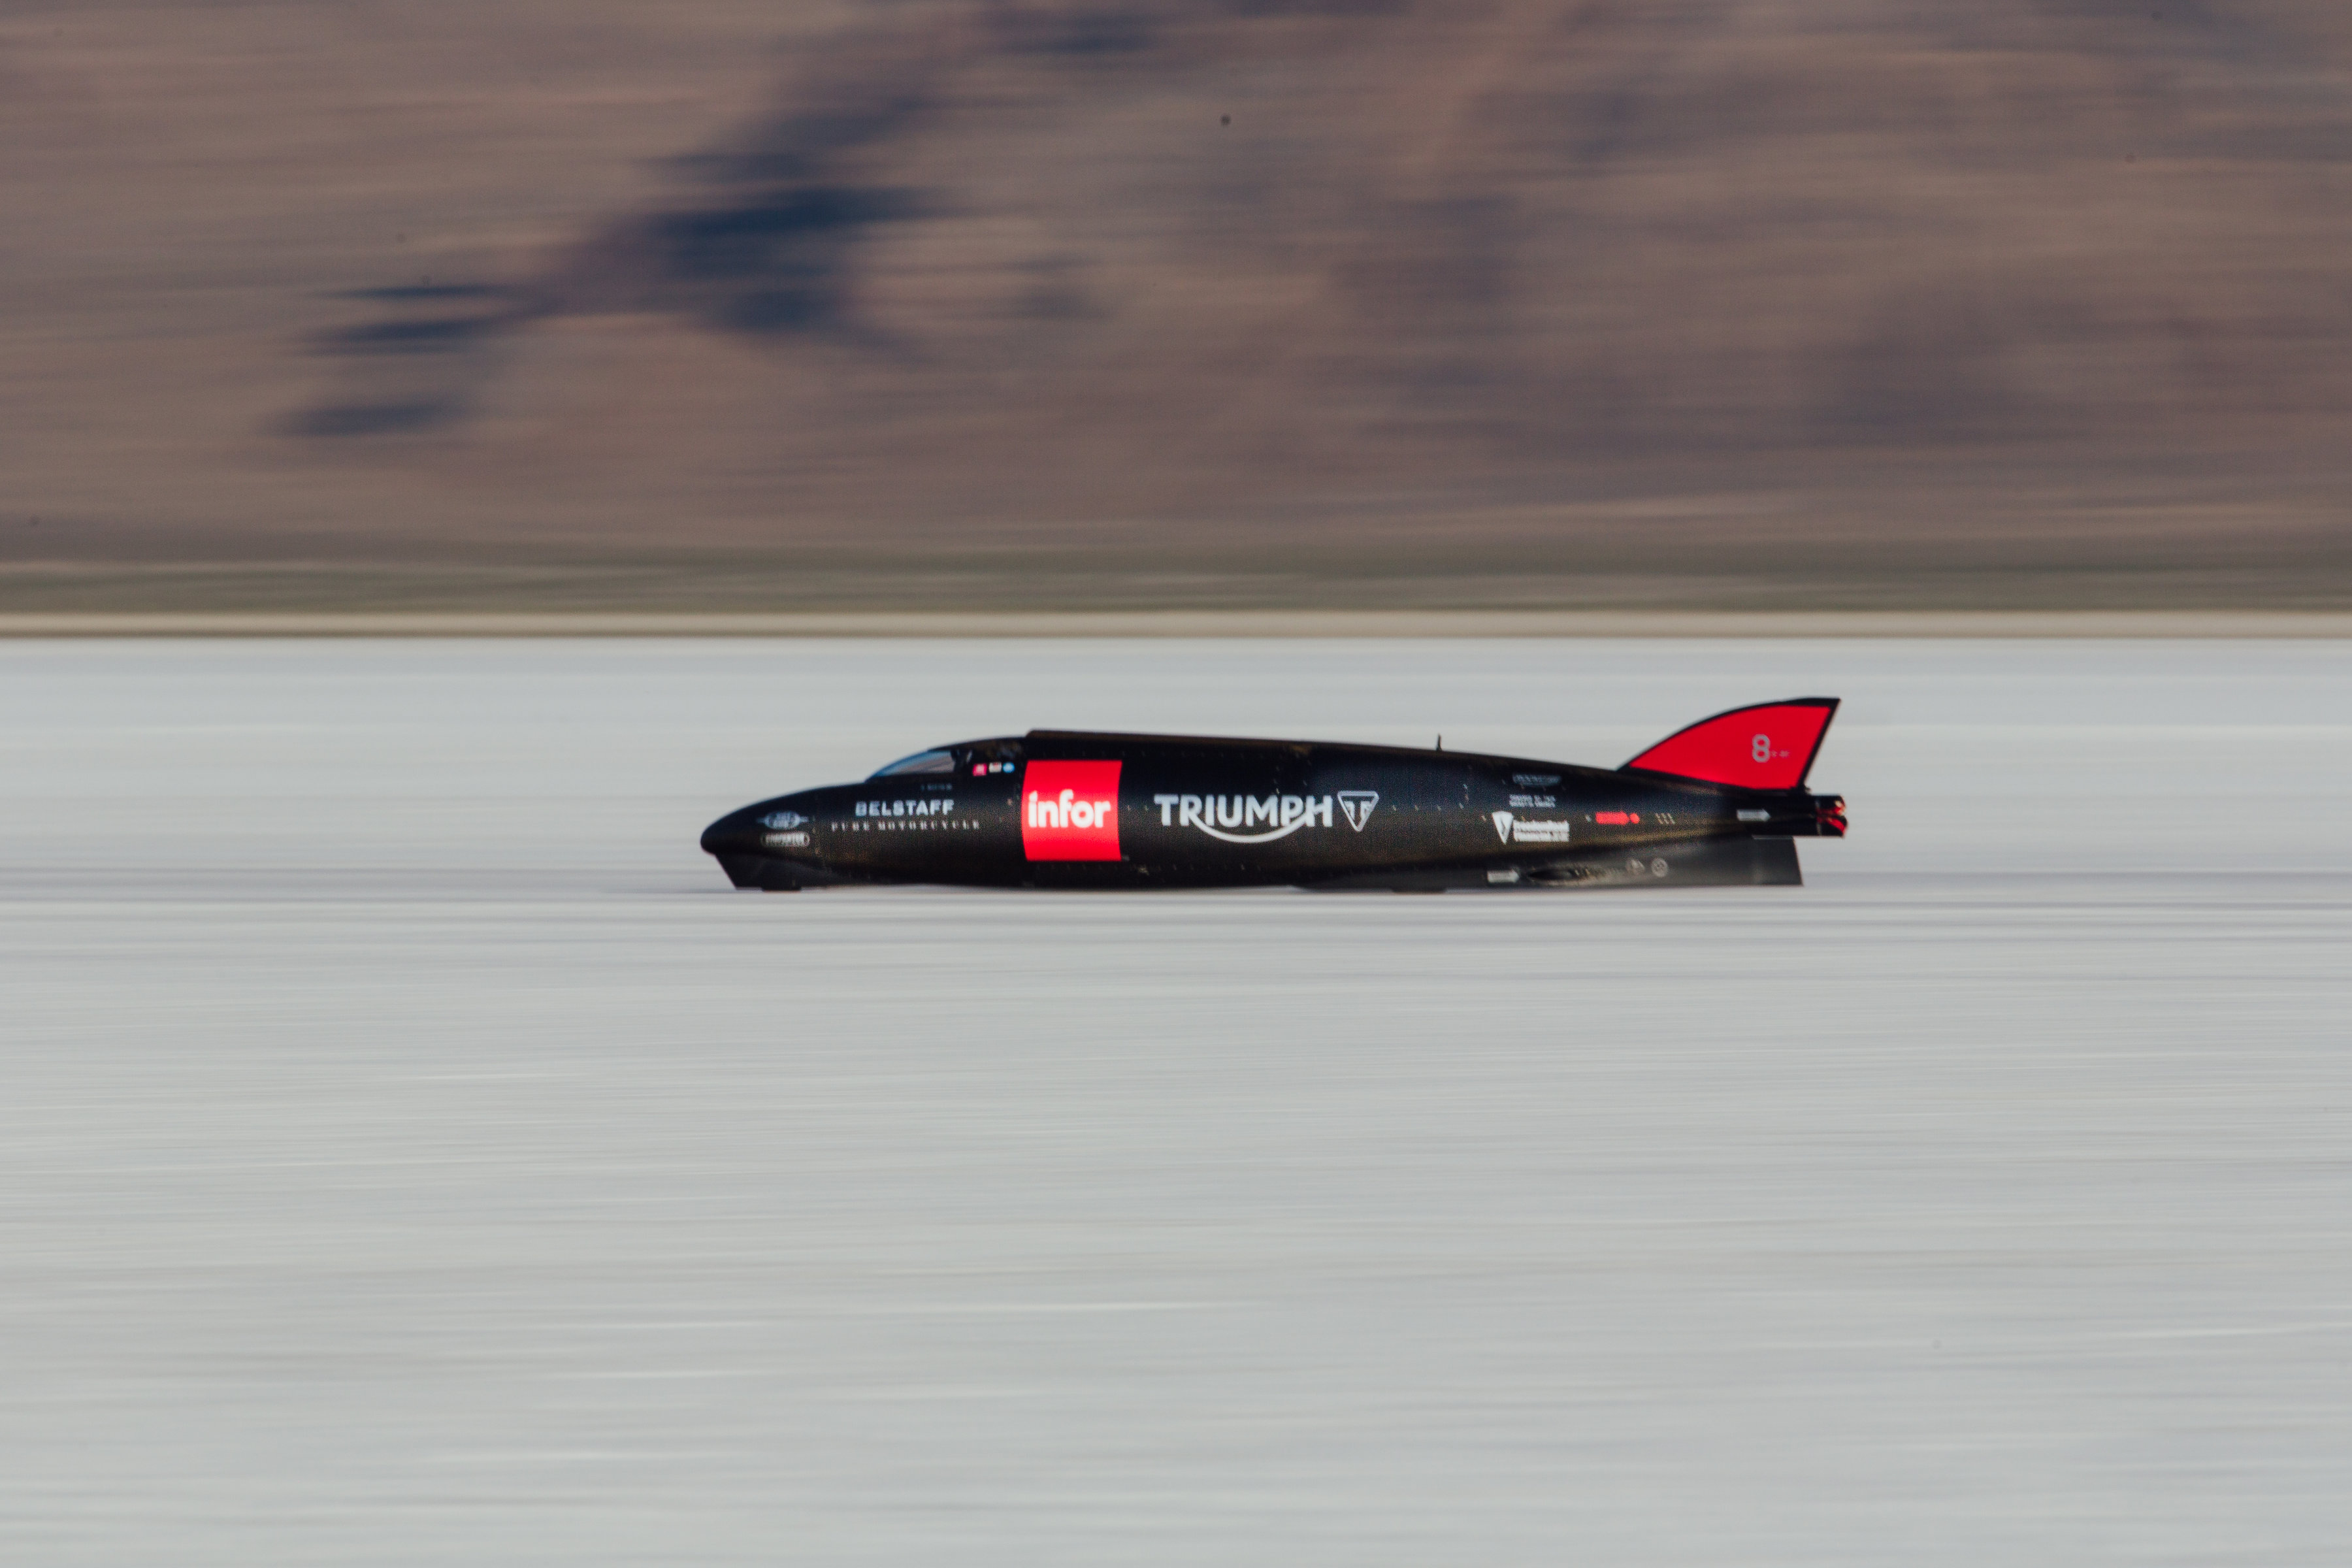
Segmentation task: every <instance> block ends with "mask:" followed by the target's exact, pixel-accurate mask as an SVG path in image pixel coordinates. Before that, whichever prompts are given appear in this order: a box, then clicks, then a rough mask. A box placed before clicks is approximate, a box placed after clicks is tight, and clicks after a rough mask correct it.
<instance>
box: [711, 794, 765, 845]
mask: <svg viewBox="0 0 2352 1568" xmlns="http://www.w3.org/2000/svg"><path fill="white" fill-rule="evenodd" d="M759 811H760V808H759V807H758V806H756V805H747V806H745V807H744V808H743V809H742V810H740V811H730V812H729V813H728V814H727V815H726V816H722V817H720V818H719V820H718V821H716V822H714V823H712V824H711V825H710V826H708V827H706V828H704V829H703V830H702V852H703V853H704V854H705V855H757V854H758V853H759V852H760V818H759Z"/></svg>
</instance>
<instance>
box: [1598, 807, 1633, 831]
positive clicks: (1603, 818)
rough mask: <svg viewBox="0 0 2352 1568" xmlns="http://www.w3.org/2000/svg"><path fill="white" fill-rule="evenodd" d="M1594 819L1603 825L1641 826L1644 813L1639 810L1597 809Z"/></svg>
mask: <svg viewBox="0 0 2352 1568" xmlns="http://www.w3.org/2000/svg"><path fill="white" fill-rule="evenodd" d="M1592 820H1593V821H1595V822H1597V823H1599V824H1601V826H1603V827H1628V826H1631V827H1639V826H1642V814H1641V813H1640V812H1638V811H1596V812H1594V813H1593V814H1592Z"/></svg>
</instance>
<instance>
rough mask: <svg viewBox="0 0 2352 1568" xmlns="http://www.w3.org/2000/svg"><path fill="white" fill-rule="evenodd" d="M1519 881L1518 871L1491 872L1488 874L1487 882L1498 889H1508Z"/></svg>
mask: <svg viewBox="0 0 2352 1568" xmlns="http://www.w3.org/2000/svg"><path fill="white" fill-rule="evenodd" d="M1518 879H1519V874H1518V873H1517V871H1489V872H1487V873H1486V880H1487V881H1488V882H1489V883H1491V884H1493V885H1494V886H1496V887H1497V888H1507V887H1509V886H1510V885H1511V884H1512V883H1514V882H1516V881H1517V880H1518Z"/></svg>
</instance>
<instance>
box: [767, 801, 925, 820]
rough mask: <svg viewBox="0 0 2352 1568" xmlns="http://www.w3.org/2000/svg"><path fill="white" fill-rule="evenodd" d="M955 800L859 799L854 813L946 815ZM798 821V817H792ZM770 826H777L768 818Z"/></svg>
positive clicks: (869, 814)
mask: <svg viewBox="0 0 2352 1568" xmlns="http://www.w3.org/2000/svg"><path fill="white" fill-rule="evenodd" d="M954 811H955V802H954V801H953V800H951V799H950V798H949V797H948V796H946V795H934V796H933V797H931V798H930V799H929V800H861V801H859V802H858V803H857V805H856V816H950V815H952V814H953V813H954ZM800 820H801V819H800V818H799V817H794V818H793V821H795V822H798V821H800ZM768 825H769V826H777V824H776V822H775V819H774V818H772V817H771V818H769V819H768Z"/></svg>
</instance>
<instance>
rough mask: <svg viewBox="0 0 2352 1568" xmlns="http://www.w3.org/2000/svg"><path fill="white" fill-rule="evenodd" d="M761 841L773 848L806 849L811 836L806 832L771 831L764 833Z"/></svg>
mask: <svg viewBox="0 0 2352 1568" xmlns="http://www.w3.org/2000/svg"><path fill="white" fill-rule="evenodd" d="M808 841H809V836H808V835H807V834H805V833H770V834H765V835H763V836H762V837H761V842H762V843H764V844H766V845H767V846H768V847H769V848H771V849H805V848H807V847H808Z"/></svg>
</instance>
